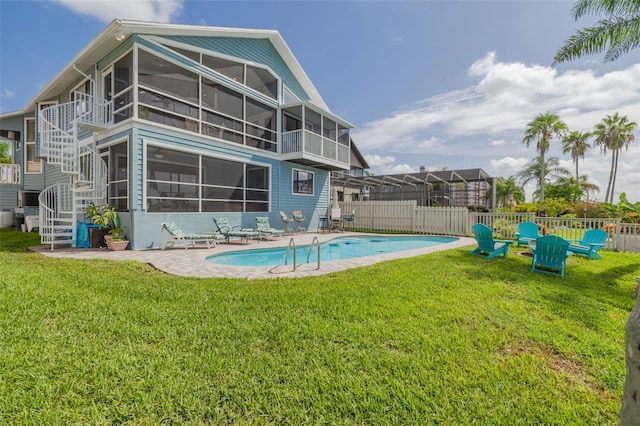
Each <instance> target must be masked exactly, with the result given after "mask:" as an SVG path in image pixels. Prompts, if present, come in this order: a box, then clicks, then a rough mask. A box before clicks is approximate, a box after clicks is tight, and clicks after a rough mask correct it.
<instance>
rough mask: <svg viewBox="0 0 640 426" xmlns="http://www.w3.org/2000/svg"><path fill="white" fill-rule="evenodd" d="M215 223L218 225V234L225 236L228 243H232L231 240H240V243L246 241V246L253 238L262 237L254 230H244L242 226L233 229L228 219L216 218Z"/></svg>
mask: <svg viewBox="0 0 640 426" xmlns="http://www.w3.org/2000/svg"><path fill="white" fill-rule="evenodd" d="M213 222H214V223H215V224H216V227H217V228H218V232H219V233H221V234H222V235H224V238H225V240H226V241H227V243H230V242H231V238H238V239H239V240H240V242H242V240H244V241H245V243H246V244H249V240H250V239H251V238H258V236H259V235H260V234H259V233H258V232H257V231H254V230H253V229H242V227H240V226H234V227H231V225H229V221H228V220H227V218H226V217H214V218H213Z"/></svg>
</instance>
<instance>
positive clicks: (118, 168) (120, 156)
mask: <svg viewBox="0 0 640 426" xmlns="http://www.w3.org/2000/svg"><path fill="white" fill-rule="evenodd" d="M127 145H128V144H127V142H122V143H119V144H116V145H111V146H109V147H108V148H104V149H101V150H100V154H101V157H102V158H103V159H104V160H105V162H106V163H107V170H108V173H107V188H108V190H107V194H108V196H107V198H108V202H109V204H111V205H112V206H115V207H116V210H117V211H127V210H128V209H129V154H128V149H127Z"/></svg>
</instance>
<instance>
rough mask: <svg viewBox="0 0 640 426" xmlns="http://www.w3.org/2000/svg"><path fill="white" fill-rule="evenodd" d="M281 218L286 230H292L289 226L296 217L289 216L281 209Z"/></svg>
mask: <svg viewBox="0 0 640 426" xmlns="http://www.w3.org/2000/svg"><path fill="white" fill-rule="evenodd" d="M280 218H281V219H282V223H284V231H285V232H291V228H289V224H290V223H292V222H295V219H294V218H292V217H289V216H287V214H286V213H285V212H283V211H282V210H280Z"/></svg>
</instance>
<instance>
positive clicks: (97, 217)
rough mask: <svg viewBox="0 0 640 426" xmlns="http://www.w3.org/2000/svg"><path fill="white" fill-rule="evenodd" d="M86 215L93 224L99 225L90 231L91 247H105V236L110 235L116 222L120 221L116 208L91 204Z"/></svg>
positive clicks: (108, 205)
mask: <svg viewBox="0 0 640 426" xmlns="http://www.w3.org/2000/svg"><path fill="white" fill-rule="evenodd" d="M86 215H87V218H88V220H90V221H91V223H93V224H94V225H97V228H95V227H94V228H90V230H89V238H90V247H91V248H98V247H103V246H104V243H105V236H106V235H107V234H108V233H109V230H111V229H112V228H114V227H115V222H116V221H118V219H117V218H118V213H117V212H116V208H115V207H114V206H112V205H110V204H104V205H96V204H95V203H91V204H89V206H87V213H86ZM118 222H119V221H118ZM118 227H119V223H118Z"/></svg>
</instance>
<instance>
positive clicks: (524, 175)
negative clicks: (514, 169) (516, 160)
mask: <svg viewBox="0 0 640 426" xmlns="http://www.w3.org/2000/svg"><path fill="white" fill-rule="evenodd" d="M542 161H543V160H542V156H540V157H536V158H534V159H533V160H532V161H530V162H528V163H527V165H526V166H525V168H524V169H523V170H521V171H519V172H518V173H517V174H516V177H517V178H518V179H519V180H520V182H521V183H522V185H523V186H524V185H526V184H528V183H529V182H531V181H532V180H538V186H537V187H536V190H535V191H534V193H533V195H534V198H536V199H537V200H538V201H542V198H541V196H542V191H541V188H542V186H540V176H542V181H543V182H544V181H549V182H550V181H552V180H557V179H558V178H561V177H563V176H571V172H570V171H569V170H567V169H566V168H564V167H562V166H561V165H560V160H558V159H557V158H556V157H550V158H548V159H547V160H544V164H543V163H542ZM543 173H544V175H543Z"/></svg>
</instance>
